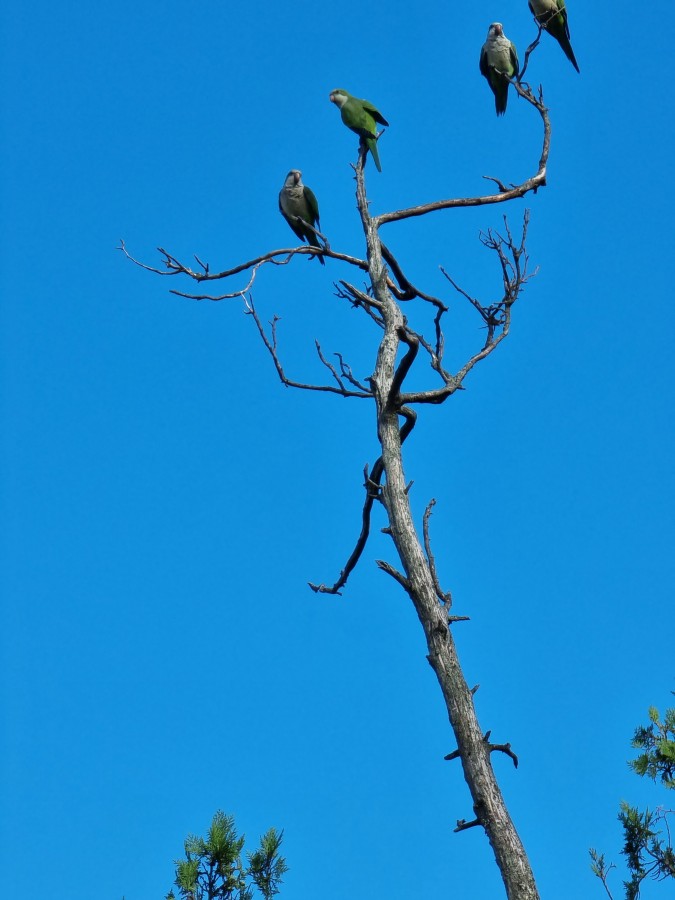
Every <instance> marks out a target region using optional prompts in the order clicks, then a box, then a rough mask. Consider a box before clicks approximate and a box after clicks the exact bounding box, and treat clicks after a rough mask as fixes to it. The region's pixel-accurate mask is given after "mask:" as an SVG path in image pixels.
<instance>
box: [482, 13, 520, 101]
mask: <svg viewBox="0 0 675 900" xmlns="http://www.w3.org/2000/svg"><path fill="white" fill-rule="evenodd" d="M480 70H481V73H482V74H483V75H485V77H486V78H487V83H488V84H489V85H490V87H491V88H492V93H493V94H494V95H495V109H496V110H497V115H498V116H503V115H504V113H505V112H506V103H507V101H508V99H509V78H517V77H518V54H517V53H516V48H515V45H514V44H512V43H511V41H510V40H509V39H508V38H507V36H506V35H505V34H504V26H503V25H502V23H501V22H493V23H492V25H490V27H489V28H488V33H487V40H486V41H485V43H484V44H483V47H482V49H481V51H480Z"/></svg>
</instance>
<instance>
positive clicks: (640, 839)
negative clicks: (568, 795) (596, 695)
mask: <svg viewBox="0 0 675 900" xmlns="http://www.w3.org/2000/svg"><path fill="white" fill-rule="evenodd" d="M660 718H661V717H660V715H659V711H658V709H656V708H655V707H653V706H652V707H650V709H649V721H650V724H649V725H647V726H646V727H644V726H640V727H639V728H637V729H636V730H635V735H634V737H633V740H632V744H631V746H632V747H634V748H635V749H636V750H641V751H642V753H640V755H639V756H638V757H637V759H633V760H629V762H628V765H629V766H630V767H631V769H632V770H633V771H634V772H635V773H636V774H637V775H640V776H641V777H643V776H645V775H646V776H647V777H648V778H651V780H652V781H654V782H656V781H660V783H661V784H662V785H663V786H664V787H665V788H666V789H668V790H673V788H675V709H667V710H666V714H665V716H664V718H663V721H660ZM672 815H673V810H672V809H665V808H664V807H658V808H657V809H656V810H649V809H645V810H644V811H640V810H639V809H638V808H637V807H636V806H631V805H630V804H629V803H626V802H625V801H622V803H621V805H620V808H619V815H618V818H619V822H621V825H622V827H623V837H624V846H623V850H622V851H621V852H622V854H623V855H624V856H625V857H626V865H627V867H628V873H629V875H630V880H629V881H624V883H623V886H624V889H625V898H626V900H638V897H639V896H640V886H641V884H642V882H643V881H644V880H645V878H647V877H651V878H653V879H654V880H656V881H664V880H665V879H668V878H673V879H675V853H673V845H672V841H671V837H670V827H669V817H670V816H672ZM589 853H590V856H591V870H592V871H593V873H594V874H595V875H597V877H598V878H599V879H600V880H601V881H602V883H603V885H604V887H605V891H606V892H607V895H608V896H609V897H610V900H611V898H612V894H611V892H610V889H609V885H608V882H607V877H608V875H609V872H610V871H611V869H613V868H615V867H614V865H613V864H612V863H609V864H608V863H606V862H605V856H604V854H603V853H598V852H597V851H596V850H593V849H591V850H590V851H589Z"/></svg>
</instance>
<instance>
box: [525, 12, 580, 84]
mask: <svg viewBox="0 0 675 900" xmlns="http://www.w3.org/2000/svg"><path fill="white" fill-rule="evenodd" d="M527 3H528V6H529V7H530V12H531V13H532V15H533V16H534V17H535V19H536V20H537V22H538V23H539V24H540V25H541V27H542V28H543V29H544V30H545V31H548V33H549V34H550V35H551V37H554V38H555V39H556V41H557V42H558V43H559V44H560V46H561V47H562V49H563V52H564V54H565V56H566V57H567V58H568V59H569V61H570V62H571V63H572V65H573V66H574V68H575V69H576V70H577V72H578V71H579V66H578V65H577V61H576V59H575V56H574V50H572V45H571V44H570V26H569V25H568V24H567V10H566V9H565V0H527Z"/></svg>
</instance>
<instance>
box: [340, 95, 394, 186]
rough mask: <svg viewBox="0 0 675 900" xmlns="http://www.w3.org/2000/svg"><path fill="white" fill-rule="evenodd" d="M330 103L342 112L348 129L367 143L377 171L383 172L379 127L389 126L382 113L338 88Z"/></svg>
mask: <svg viewBox="0 0 675 900" xmlns="http://www.w3.org/2000/svg"><path fill="white" fill-rule="evenodd" d="M330 102H331V103H334V104H335V105H336V106H337V107H338V109H339V110H340V115H341V116H342V121H343V122H344V123H345V125H346V126H347V128H351V130H352V131H355V132H356V133H357V134H358V135H359V137H360V138H361V140H363V141H365V143H366V144H367V146H368V149H369V150H370V153H371V156H372V157H373V162H374V163H375V166H376V167H377V171H378V172H381V171H382V167H381V166H380V157H379V154H378V152H377V125H376V124H375V123H376V122H379V123H380V125H388V124H389V122H387V120H386V119H385V117H384V116H383V115H382V113H381V112H380V111H379V110H377V109H375V107H374V106H373V104H372V103H369V102H368V100H359V99H358V97H352V95H351V94H348V93H347V91H344V90H343V89H342V88H336V89H335V90H334V91H331V93H330Z"/></svg>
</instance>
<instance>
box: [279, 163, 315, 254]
mask: <svg viewBox="0 0 675 900" xmlns="http://www.w3.org/2000/svg"><path fill="white" fill-rule="evenodd" d="M279 211H280V212H281V215H282V216H283V217H284V219H286V221H287V222H288V224H289V225H290V226H291V228H292V229H293V231H294V232H295V233H296V234H297V236H298V237H299V238H300V240H301V241H307V243H308V244H311V245H312V247H319V249H321V244H320V243H319V239H318V238H317V236H316V235H315V234H314V232H313V231H312V229H311V228H307V227H306V225H305V223H308V224H309V225H311V226H312V227H316V228H318V227H319V204H318V203H317V200H316V197H315V196H314V191H312V190H310V188H308V187H307V186H306V185H304V184H303V183H302V172H301V171H300V170H299V169H291V171H290V172H289V173H288V175H287V176H286V181H284V186H283V187H282V189H281V190H280V191H279ZM295 216H299V217H300V219H302V221H298V219H296V218H295ZM317 255H318V254H317ZM319 262H320V263H321V265H322V266H323V265H325V263H324V260H323V256H319Z"/></svg>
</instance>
